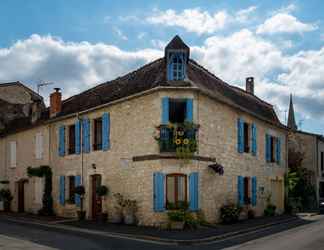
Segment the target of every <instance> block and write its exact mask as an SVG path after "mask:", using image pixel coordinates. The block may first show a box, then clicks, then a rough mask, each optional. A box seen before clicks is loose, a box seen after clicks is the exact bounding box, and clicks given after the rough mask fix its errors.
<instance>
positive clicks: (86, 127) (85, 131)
mask: <svg viewBox="0 0 324 250" xmlns="http://www.w3.org/2000/svg"><path fill="white" fill-rule="evenodd" d="M82 150H83V152H84V153H90V120H89V119H88V118H85V119H83V120H82Z"/></svg>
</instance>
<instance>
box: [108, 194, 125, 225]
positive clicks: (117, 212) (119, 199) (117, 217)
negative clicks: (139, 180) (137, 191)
mask: <svg viewBox="0 0 324 250" xmlns="http://www.w3.org/2000/svg"><path fill="white" fill-rule="evenodd" d="M113 197H114V202H115V205H114V212H113V215H112V217H111V222H112V223H122V222H123V209H124V206H125V203H124V196H123V195H122V194H121V193H114V194H113Z"/></svg>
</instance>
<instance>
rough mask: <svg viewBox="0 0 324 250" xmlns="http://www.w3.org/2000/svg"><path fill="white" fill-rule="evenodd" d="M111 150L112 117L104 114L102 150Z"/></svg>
mask: <svg viewBox="0 0 324 250" xmlns="http://www.w3.org/2000/svg"><path fill="white" fill-rule="evenodd" d="M108 149H110V115H109V113H104V114H103V115H102V150H103V151H107V150H108Z"/></svg>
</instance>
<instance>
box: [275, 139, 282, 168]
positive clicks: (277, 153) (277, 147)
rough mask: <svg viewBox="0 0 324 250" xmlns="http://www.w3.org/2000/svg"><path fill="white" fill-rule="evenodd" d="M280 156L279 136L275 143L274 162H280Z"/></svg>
mask: <svg viewBox="0 0 324 250" xmlns="http://www.w3.org/2000/svg"><path fill="white" fill-rule="evenodd" d="M280 158H281V140H280V138H277V145H276V162H277V163H278V164H280Z"/></svg>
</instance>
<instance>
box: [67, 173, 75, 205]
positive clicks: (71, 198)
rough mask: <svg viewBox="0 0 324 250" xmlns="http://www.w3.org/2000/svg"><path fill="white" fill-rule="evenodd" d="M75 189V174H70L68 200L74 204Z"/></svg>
mask: <svg viewBox="0 0 324 250" xmlns="http://www.w3.org/2000/svg"><path fill="white" fill-rule="evenodd" d="M74 190H75V176H69V189H68V192H69V194H68V195H69V199H68V201H69V202H70V203H72V204H74V203H75V194H74Z"/></svg>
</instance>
